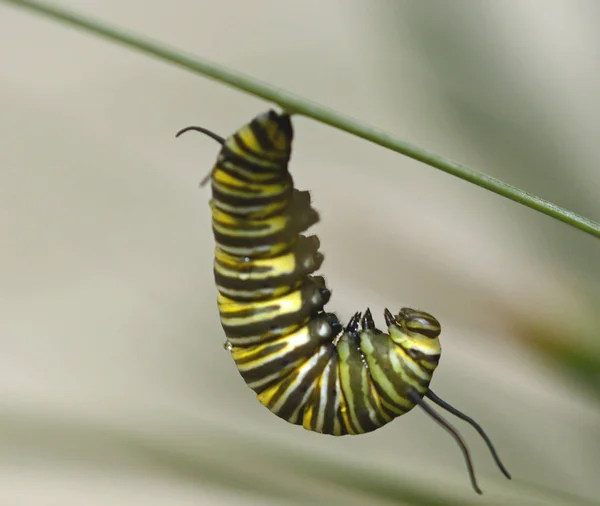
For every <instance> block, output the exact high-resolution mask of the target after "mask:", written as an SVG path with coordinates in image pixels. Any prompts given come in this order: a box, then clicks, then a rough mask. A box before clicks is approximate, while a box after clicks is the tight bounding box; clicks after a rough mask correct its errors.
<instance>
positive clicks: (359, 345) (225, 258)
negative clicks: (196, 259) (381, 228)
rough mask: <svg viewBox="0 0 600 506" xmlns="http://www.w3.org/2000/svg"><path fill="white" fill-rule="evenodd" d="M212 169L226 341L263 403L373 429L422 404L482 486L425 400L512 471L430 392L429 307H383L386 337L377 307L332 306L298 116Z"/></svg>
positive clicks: (231, 140)
mask: <svg viewBox="0 0 600 506" xmlns="http://www.w3.org/2000/svg"><path fill="white" fill-rule="evenodd" d="M190 130H196V131H199V132H201V133H204V134H206V135H208V136H210V137H211V138H213V139H214V140H216V141H217V142H218V143H219V144H220V145H221V151H220V153H219V155H218V158H217V161H216V163H215V165H214V166H213V168H212V170H211V171H210V173H209V174H208V175H207V176H206V177H205V178H204V180H203V181H202V183H201V185H202V186H203V185H205V184H207V183H208V182H209V181H210V183H211V187H212V199H211V200H210V208H211V212H212V229H213V234H214V238H215V242H216V248H215V258H214V278H215V282H216V285H217V290H218V295H217V306H218V310H219V315H220V320H221V325H222V327H223V330H224V332H225V335H226V337H227V341H226V343H225V347H226V349H227V350H229V352H230V353H231V356H232V357H233V360H234V362H235V364H236V366H237V369H238V370H239V372H240V374H241V376H242V378H243V379H244V381H245V382H246V384H247V385H248V386H249V387H250V388H251V389H252V390H254V392H255V393H256V396H257V398H258V400H259V401H260V402H261V403H262V404H263V405H264V406H265V407H267V408H268V409H269V410H270V411H272V412H273V413H274V414H276V415H277V416H278V417H280V418H282V419H284V420H286V421H287V422H290V423H292V424H296V425H301V426H303V427H304V428H305V429H308V430H310V431H314V432H319V433H323V434H331V435H335V436H341V435H345V434H364V433H367V432H371V431H374V430H376V429H378V428H379V427H381V426H383V425H385V424H387V423H389V422H391V421H392V420H393V419H394V418H396V417H398V416H401V415H403V414H405V413H407V412H409V411H410V410H411V409H413V408H414V407H415V406H419V407H420V408H422V409H423V411H424V412H425V413H426V414H427V415H429V416H430V417H431V418H433V420H435V421H436V422H437V423H438V424H440V425H441V426H442V427H443V428H444V429H446V430H447V431H448V432H449V433H450V435H451V436H452V437H453V438H454V440H455V441H456V442H457V444H458V446H459V447H460V449H461V450H462V453H463V456H464V458H465V461H466V465H467V470H468V473H469V477H470V481H471V485H472V487H473V489H474V490H475V491H476V492H477V493H479V494H481V489H480V488H479V485H478V484H477V480H476V478H475V472H474V468H473V464H472V460H471V456H470V453H469V450H468V448H467V445H466V443H465V442H464V440H463V438H462V436H461V435H460V433H459V432H458V431H457V430H456V429H455V428H454V427H453V426H452V425H451V424H450V423H449V422H448V421H447V420H446V419H445V418H443V417H442V416H441V415H440V414H439V413H438V412H437V411H436V410H434V409H433V408H432V407H431V406H430V405H429V404H428V403H427V402H426V400H425V399H427V400H429V401H431V402H432V403H433V404H436V405H437V406H438V407H440V408H442V409H445V410H446V411H448V412H449V413H451V414H453V415H455V416H456V417H458V418H460V419H462V420H464V421H465V422H467V423H469V424H470V425H471V426H472V427H474V428H475V430H476V431H477V432H478V433H479V435H480V436H481V437H482V439H483V440H484V441H485V443H486V445H487V446H488V448H489V451H490V453H491V455H492V458H493V459H494V461H495V462H496V465H497V466H498V468H499V469H500V470H501V472H502V473H503V474H504V475H505V476H506V477H507V478H508V479H510V474H509V473H508V471H507V470H506V468H505V467H504V465H503V464H502V462H501V461H500V458H499V457H498V454H497V452H496V450H495V448H494V446H493V444H492V442H491V441H490V439H489V438H488V436H487V435H486V433H485V432H484V431H483V429H482V428H481V426H480V425H479V424H478V423H477V422H475V421H474V420H473V419H472V418H470V417H469V416H467V415H465V414H464V413H462V412H461V411H459V410H458V409H456V408H454V407H453V406H451V405H450V404H448V403H447V402H445V401H443V400H442V399H441V398H440V397H438V396H437V395H436V394H434V393H433V391H432V390H431V389H430V388H429V383H430V381H431V378H432V376H433V373H434V371H435V369H436V367H437V365H438V362H439V359H440V354H441V347H440V341H439V335H440V333H441V326H440V323H439V322H438V320H437V319H436V318H435V317H434V316H432V315H430V314H429V313H426V312H424V311H420V310H415V309H410V308H402V309H400V311H399V312H398V313H397V314H392V313H391V312H390V311H389V310H388V309H385V311H384V319H385V323H386V326H387V333H385V332H383V331H381V330H379V329H378V328H377V327H376V326H375V322H374V320H373V315H372V314H371V311H370V310H369V309H367V310H366V311H364V313H361V312H357V313H355V314H354V316H352V318H351V319H350V321H349V322H348V323H347V324H346V325H343V324H342V323H341V322H340V320H339V318H338V317H337V316H336V314H335V313H331V312H327V311H325V309H324V306H325V305H326V304H327V303H328V301H329V299H330V297H331V292H330V290H329V289H328V288H327V286H326V283H325V279H324V278H323V277H322V276H317V275H314V273H315V271H317V270H318V269H319V268H320V267H321V265H322V263H323V259H324V257H323V254H322V253H321V252H320V251H319V248H320V243H319V239H318V238H317V237H316V236H314V235H311V236H306V235H304V234H303V232H305V231H306V230H307V229H309V228H310V227H311V226H312V225H314V224H315V223H317V222H318V221H319V214H318V213H317V211H316V210H315V209H314V208H313V207H312V205H311V198H310V194H309V192H308V191H301V190H298V189H296V188H295V187H294V181H293V178H292V175H291V174H290V172H289V170H288V163H289V160H290V155H291V147H292V139H293V135H294V134H293V129H292V123H291V118H290V114H288V113H286V112H282V113H278V112H276V111H274V110H270V111H268V112H266V113H264V114H261V115H259V116H257V117H256V118H254V119H253V120H252V121H251V122H250V123H248V124H246V125H244V126H242V127H241V128H240V129H239V130H238V131H236V132H235V133H234V134H232V135H231V136H229V137H228V138H226V139H225V138H222V137H220V136H219V135H217V134H215V133H214V132H212V131H210V130H208V129H206V128H203V127H197V126H191V127H187V128H184V129H183V130H181V131H180V132H178V133H177V136H179V135H181V134H183V133H184V132H187V131H190Z"/></svg>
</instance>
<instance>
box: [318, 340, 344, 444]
mask: <svg viewBox="0 0 600 506" xmlns="http://www.w3.org/2000/svg"><path fill="white" fill-rule="evenodd" d="M330 346H331V349H332V353H331V358H330V361H331V367H330V369H329V378H328V381H327V385H328V390H327V394H326V395H327V403H326V404H325V413H324V416H323V428H322V429H321V430H322V431H323V433H324V434H333V431H334V429H335V421H336V420H338V421H339V424H340V427H344V422H343V421H342V420H341V416H340V413H339V408H338V409H336V408H335V401H336V399H339V398H340V397H341V395H342V394H341V392H340V391H339V389H337V388H336V386H335V385H336V379H337V378H338V376H339V370H338V367H339V358H338V354H337V350H336V348H335V346H334V345H333V343H331V345H330Z"/></svg>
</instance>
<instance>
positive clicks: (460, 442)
mask: <svg viewBox="0 0 600 506" xmlns="http://www.w3.org/2000/svg"><path fill="white" fill-rule="evenodd" d="M408 397H409V399H410V400H411V401H412V402H414V403H415V404H418V405H419V406H420V407H421V408H422V409H423V411H425V413H427V414H428V415H429V416H430V417H431V418H433V419H434V420H435V421H436V422H437V423H439V424H440V425H441V426H442V427H443V428H444V429H446V430H447V431H448V432H449V433H450V435H451V436H452V437H453V438H454V440H455V441H456V442H457V443H458V446H459V447H460V449H461V450H462V452H463V455H464V457H465V461H466V463H467V469H468V471H469V478H470V479H471V485H472V486H473V490H475V492H477V493H478V494H481V493H482V492H481V489H480V488H479V485H477V480H476V479H475V471H474V469H473V462H472V461H471V454H470V453H469V449H468V448H467V445H466V443H465V442H464V440H463V438H462V437H461V435H460V433H459V432H458V431H457V430H456V429H455V428H454V427H453V426H452V425H450V422H448V421H447V420H445V419H444V418H443V417H442V416H441V415H439V414H438V413H437V412H436V411H435V410H434V409H433V408H432V407H431V406H429V405H428V404H426V403H425V401H424V400H423V399H422V398H421V396H420V395H419V394H418V393H417V392H415V391H414V390H410V391H409V392H408Z"/></svg>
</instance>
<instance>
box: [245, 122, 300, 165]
mask: <svg viewBox="0 0 600 506" xmlns="http://www.w3.org/2000/svg"><path fill="white" fill-rule="evenodd" d="M267 114H268V119H269V121H272V122H273V123H276V124H277V128H278V129H279V130H280V131H281V132H282V133H283V134H284V135H285V136H286V137H287V139H288V142H289V143H290V144H291V142H292V140H293V138H294V132H293V129H292V123H291V121H290V117H289V116H288V115H287V114H282V115H279V114H277V113H276V112H275V111H269V112H268V113H267ZM249 126H250V130H251V131H252V133H253V134H254V136H255V137H256V140H257V141H258V143H259V144H260V147H261V148H262V149H264V150H265V151H266V152H272V153H273V154H274V156H276V155H277V154H278V153H281V154H282V155H284V154H285V155H286V156H287V157H288V158H289V156H290V152H289V151H288V152H287V153H284V152H282V151H280V150H279V149H276V148H275V146H274V145H273V142H272V141H271V138H270V137H269V135H268V134H267V132H266V130H265V129H264V127H263V125H262V124H261V123H260V120H259V118H255V119H253V120H252V121H251V122H250V125H249Z"/></svg>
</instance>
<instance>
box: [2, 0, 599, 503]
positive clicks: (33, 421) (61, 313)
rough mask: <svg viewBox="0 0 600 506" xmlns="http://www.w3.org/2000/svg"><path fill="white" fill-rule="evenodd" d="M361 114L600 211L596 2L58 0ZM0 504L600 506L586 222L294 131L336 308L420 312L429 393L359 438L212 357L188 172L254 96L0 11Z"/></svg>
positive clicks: (206, 261) (195, 201) (202, 196)
mask: <svg viewBox="0 0 600 506" xmlns="http://www.w3.org/2000/svg"><path fill="white" fill-rule="evenodd" d="M60 4H61V5H65V6H69V7H73V8H76V9H77V10H79V11H80V12H85V13H89V14H90V15H94V16H97V17H99V18H101V19H103V20H106V21H109V22H112V23H115V24H117V25H119V26H123V27H127V28H130V29H132V30H135V31H137V32H139V33H142V34H146V35H150V36H152V37H153V38H155V39H157V40H160V41H165V42H167V43H169V44H170V45H173V46H175V47H178V48H181V49H185V50H188V51H190V52H192V53H195V54H198V55H200V56H204V57H207V58H209V59H211V60H214V61H216V62H219V63H222V64H224V65H226V66H229V67H232V68H235V69H238V70H241V71H244V72H246V73H248V74H251V75H253V76H255V77H258V78H260V79H262V80H264V81H267V82H269V83H272V84H275V85H278V86H281V87H282V88H285V89H288V90H291V91H294V92H297V93H299V94H300V95H302V96H305V97H308V98H311V99H314V100H315V101H317V102H320V103H323V104H326V105H327V106H329V107H331V108H333V109H336V110H339V111H342V112H345V113H347V114H349V115H351V116H354V117H356V118H359V119H361V120H363V121H364V122H366V123H369V124H373V125H376V126H378V127H380V128H382V129H383V130H385V131H388V132H390V133H393V134H394V135H396V136H398V137H399V138H403V139H406V140H409V141H411V142H414V143H415V144H418V145H420V146H423V147H426V148H427V149H429V150H431V151H434V152H437V153H439V154H442V155H444V156H447V157H450V158H452V159H455V160H457V161H460V162H462V163H465V164H467V165H469V166H471V167H473V168H476V169H478V170H481V171H483V172H485V173H487V174H490V175H493V176H496V177H498V178H501V179H503V180H506V181H507V182H509V183H511V184H513V185H515V186H517V187H520V188H522V189H525V190H527V191H530V192H532V193H534V194H536V195H539V196H541V197H544V198H547V199H549V200H551V201H553V202H555V203H557V204H559V205H562V206H565V207H567V208H569V209H572V210H574V211H576V212H579V213H581V214H583V215H585V216H587V217H589V218H592V219H595V220H600V198H599V197H600V189H599V188H600V171H599V170H598V164H599V162H600V151H599V150H598V142H597V139H598V133H599V132H600V116H599V115H598V113H597V112H598V110H599V108H600V94H599V93H598V90H599V89H600V65H599V62H600V32H599V31H598V29H597V27H598V19H599V18H600V4H599V3H598V2H596V1H595V0H578V1H573V0H569V1H567V0H562V1H558V0H529V1H528V2H522V1H520V0H505V1H503V2H492V1H480V0H470V1H463V0H454V1H453V2H421V1H418V0H412V1H395V2H391V1H387V2H386V1H380V2H372V1H367V0H346V1H341V0H337V1H336V0H330V1H328V2H321V1H317V0H304V1H301V2H300V1H295V2H277V1H275V0H254V1H253V2H241V1H239V0H221V1H220V2H214V1H207V0H197V1H193V2H192V1H186V0H172V1H170V2H145V1H143V0H130V1H128V2H122V1H117V0H80V1H78V2H75V1H74V0H71V1H68V2H67V1H66V2H60ZM0 34H2V35H1V40H2V44H0V61H1V62H2V65H0V139H1V145H2V148H1V149H0V164H1V170H0V195H1V197H0V206H1V207H0V209H1V210H0V226H1V233H0V243H1V248H0V273H1V274H0V276H1V277H0V279H1V282H0V298H1V299H0V302H1V306H0V307H1V308H2V317H1V318H0V350H1V352H0V503H1V504H3V505H26V506H29V505H32V506H38V505H40V506H41V505H44V506H46V505H61V506H72V505H73V506H74V505H77V506H80V505H86V506H100V505H102V506H107V505H111V506H112V505H121V504H123V505H125V504H126V505H129V506H136V505H144V506H163V505H165V506H166V505H169V506H175V505H177V506H178V505H192V504H193V505H198V504H214V505H250V504H264V505H295V504H318V505H321V504H323V505H325V504H326V505H337V504H344V505H347V506H350V505H362V504H365V503H367V502H368V503H369V504H371V505H380V504H381V505H386V504H387V505H389V504H414V505H440V506H441V505H465V504H486V505H502V504H519V505H538V504H539V505H579V504H600V503H599V502H598V498H599V496H600V485H599V483H598V477H599V470H600V344H599V342H600V341H599V339H598V334H599V332H600V322H599V320H598V314H599V312H600V284H599V283H598V280H599V279H600V263H599V262H598V258H600V242H599V241H598V240H597V239H594V238H593V237H591V236H589V235H586V234H584V233H582V232H580V231H578V230H575V229H573V228H570V227H568V226H566V225H564V224H562V223H560V222H557V221H555V220H552V219H551V218H549V217H546V216H544V215H542V214H539V213H536V212H534V211H531V210H529V209H527V208H525V207H522V206H520V205H518V204H515V203H513V202H510V201H508V200H506V199H503V198H501V197H499V196H496V195H494V194H492V193H489V192H486V191H484V190H481V189H480V188H477V187H475V186H473V185H470V184H467V183H465V182H463V181H461V180H458V179H456V178H452V177H450V176H448V175H446V174H443V173H441V172H439V171H436V170H434V169H432V168H430V167H428V166H425V165H422V164H419V163H417V162H415V161H413V160H410V159H407V158H405V157H402V156H400V155H398V154H395V153H392V152H390V151H386V150H385V149H383V148H380V147H378V146H375V145H372V144H369V143H367V142H365V141H362V140H360V139H357V138H354V137H351V136H349V135H347V134H344V133H341V132H339V131H336V130H334V129H331V128H329V127H326V126H324V125H320V124H317V123H315V122H313V121H310V120H307V119H304V118H298V119H296V121H295V128H296V140H295V144H294V154H293V160H292V165H291V167H292V172H293V175H294V177H295V179H296V182H297V185H298V186H299V187H300V188H305V189H310V190H311V191H312V192H313V198H314V203H315V207H316V208H317V209H318V210H319V211H320V213H321V218H322V222H321V223H320V224H319V225H318V226H317V227H316V232H317V233H318V234H319V235H320V237H321V241H322V246H323V251H324V252H325V256H326V261H325V264H324V269H323V270H324V273H325V274H326V276H327V279H328V282H329V285H330V287H331V288H332V289H333V298H332V302H331V303H330V305H329V306H328V308H332V309H335V310H336V311H338V312H339V314H340V315H341V316H342V317H343V318H344V319H347V318H348V317H349V316H350V315H351V314H352V313H353V312H354V311H356V310H364V308H366V307H367V306H370V307H371V309H372V310H373V311H374V313H375V314H376V318H377V323H378V324H380V325H383V317H382V315H381V312H382V310H383V308H384V307H390V308H395V309H398V308H399V307H401V306H404V305H408V306H412V307H420V308H422V309H424V310H427V311H430V312H431V313H433V314H435V315H436V316H437V317H438V318H439V319H440V321H441V322H442V326H443V334H442V346H443V349H444V353H443V356H442V361H441V364H440V367H439V368H438V370H437V372H436V375H435V376H434V379H433V383H432V386H433V389H434V390H435V391H436V393H437V394H438V395H440V396H441V397H442V398H444V399H445V400H447V401H449V402H451V403H453V404H454V405H455V406H457V407H458V408H460V409H462V410H463V411H465V412H466V413H468V414H470V415H471V416H473V417H474V418H475V419H476V420H477V421H479V422H480V423H481V424H482V425H483V427H484V429H486V430H487V432H488V434H489V435H490V437H491V439H492V440H493V442H494V443H495V445H496V447H497V449H498V451H499V453H500V455H501V457H502V458H503V459H504V461H505V463H506V465H507V467H508V468H509V470H510V471H511V473H512V474H513V477H514V479H513V481H512V482H509V481H507V480H505V479H504V478H503V477H502V475H501V474H500V472H499V471H498V470H497V469H496V468H495V466H494V463H493V461H492V459H491V457H490V455H489V453H488V451H487V449H486V448H485V445H484V444H483V442H482V441H481V440H480V439H479V437H478V436H477V434H476V433H475V431H473V430H472V429H471V428H470V427H469V426H467V425H466V424H464V423H462V422H460V421H457V422H456V424H455V425H456V426H457V427H459V428H460V429H461V431H462V433H463V435H464V437H465V438H466V439H467V441H468V443H469V445H470V448H471V451H472V453H473V457H474V460H475V466H476V472H477V475H478V478H479V481H480V485H481V487H482V488H483V491H484V495H483V496H482V497H478V496H476V495H475V494H474V492H473V491H472V489H471V488H470V485H469V482H468V476H467V473H466V469H465V465H464V462H463V458H462V456H461V454H460V452H459V450H458V448H457V447H456V445H455V443H454V441H453V440H452V439H451V438H450V436H449V435H448V434H447V433H446V432H444V431H443V430H441V429H440V428H439V427H438V426H437V425H436V424H435V423H434V422H433V421H432V420H430V419H429V418H428V417H426V416H425V414H424V413H422V412H420V411H419V410H414V411H413V412H411V413H409V414H408V415H406V416H404V417H402V418H400V419H398V420H396V421H395V422H394V423H392V424H389V425H387V426H386V427H384V428H382V429H380V430H378V431H376V432H374V433H371V434H368V435H363V436H360V437H344V438H333V437H325V436H321V435H318V434H314V433H310V432H307V431H305V430H303V429H301V428H299V427H295V426H292V425H289V424H287V423H285V422H283V421H281V420H280V419H278V418H277V417H275V416H273V415H272V414H270V413H269V412H268V411H267V410H266V409H265V408H263V407H262V406H261V405H260V404H259V403H258V402H257V401H256V400H255V398H254V395H253V393H252V392H251V391H250V390H249V389H248V388H247V387H246V386H245V384H244V383H243V381H242V380H241V378H240V377H239V375H238V373H237V371H236V369H235V368H234V365H233V363H232V361H231V359H230V357H229V356H228V354H227V352H226V351H224V349H223V346H222V344H223V341H224V336H223V332H222V330H221V327H220V324H219V320H218V317H217V309H216V302H215V296H216V291H215V288H214V286H213V279H212V254H213V239H212V233H211V229H210V216H209V208H208V199H209V190H208V189H199V188H198V183H199V181H200V179H201V178H202V177H204V176H205V174H206V173H207V171H208V170H209V169H210V167H211V165H212V163H213V161H214V159H215V156H216V154H217V151H218V146H217V145H216V144H215V143H214V142H213V141H211V140H210V139H207V138H204V137H202V136H193V135H189V136H185V137H182V138H180V139H177V140H176V139H175V137H174V134H175V132H176V131H177V130H179V129H180V128H182V127H184V126H187V125H190V124H200V125H203V126H205V127H208V128H211V129H213V130H214V131H216V132H218V133H220V134H221V135H227V134H229V133H231V132H232V131H233V130H235V129H237V128H238V127H239V126H241V125H242V124H244V123H246V122H247V121H249V120H250V119H251V118H252V117H253V116H254V115H256V114H257V113H259V112H262V111H263V110H265V109H266V108H268V107H269V104H267V103H265V102H263V101H260V100H257V99H255V98H253V97H249V96H247V95H245V94H242V93H240V92H237V91H234V90H231V89H229V88H227V87H225V86H222V85H219V84H217V83H215V82H212V81H209V80H206V79H204V78H201V77H198V76H195V75H193V74H191V73H189V72H186V71H182V70H181V69H179V68H177V67H174V66H172V65H168V64H165V63H163V62H160V61H155V60H153V59H151V58H148V57H146V56H144V55H140V54H138V53H135V52H132V51H130V50H128V49H125V48H123V47H120V46H118V45H114V44H111V43H107V42H106V41H104V40H102V39H99V38H96V37H94V36H90V35H88V34H85V33H82V32H79V31H76V30H74V29H71V28H68V27H65V26H63V25H61V24H58V23H56V22H54V21H49V20H48V19H44V18H39V17H37V16H35V15H32V14H30V13H28V12H25V11H21V10H19V9H15V8H12V7H9V6H7V5H6V4H0Z"/></svg>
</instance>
